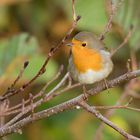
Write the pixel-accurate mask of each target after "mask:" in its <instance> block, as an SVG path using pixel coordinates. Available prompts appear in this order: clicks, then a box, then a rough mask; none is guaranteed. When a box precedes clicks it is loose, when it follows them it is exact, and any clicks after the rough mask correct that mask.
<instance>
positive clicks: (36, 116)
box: [0, 70, 140, 137]
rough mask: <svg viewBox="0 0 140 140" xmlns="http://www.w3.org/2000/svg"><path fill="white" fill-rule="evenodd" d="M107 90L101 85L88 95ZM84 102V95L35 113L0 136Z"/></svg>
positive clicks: (110, 83) (122, 78) (121, 79)
mask: <svg viewBox="0 0 140 140" xmlns="http://www.w3.org/2000/svg"><path fill="white" fill-rule="evenodd" d="M138 76H140V70H136V71H133V72H129V73H126V74H124V75H121V76H119V77H117V78H115V79H113V80H110V81H108V88H112V87H114V86H118V85H119V84H121V83H122V82H125V81H128V80H131V79H133V78H135V77H138ZM105 89H106V87H105V85H104V84H102V83H100V84H99V85H98V86H96V87H94V88H93V89H90V90H89V91H88V93H89V94H88V96H91V95H96V94H99V93H100V92H101V91H103V90H105ZM83 100H84V94H82V95H79V96H78V97H75V98H73V99H71V100H69V101H66V102H64V103H62V104H59V105H57V106H54V107H52V108H49V109H46V110H43V111H41V112H38V113H35V114H34V117H33V118H31V117H30V116H28V117H26V118H24V119H22V120H20V121H18V122H17V123H14V124H13V123H11V124H12V125H8V127H6V126H4V127H2V128H1V129H0V136H1V137H2V136H5V135H7V134H10V133H13V132H14V130H15V129H20V128H22V127H23V126H25V125H27V124H29V123H31V122H33V121H36V120H39V119H42V118H47V117H49V116H51V115H54V114H57V113H59V112H62V111H64V110H68V109H71V108H73V107H75V106H76V105H78V103H79V102H81V101H83ZM40 103H41V101H40V102H36V103H34V108H35V107H36V106H38V105H39V104H40ZM29 110H30V109H28V108H27V109H26V110H25V111H29Z"/></svg>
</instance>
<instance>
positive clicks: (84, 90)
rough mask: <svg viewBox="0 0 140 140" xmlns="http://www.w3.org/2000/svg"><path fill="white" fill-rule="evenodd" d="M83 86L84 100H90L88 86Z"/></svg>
mask: <svg viewBox="0 0 140 140" xmlns="http://www.w3.org/2000/svg"><path fill="white" fill-rule="evenodd" d="M82 88H83V93H84V100H88V91H87V89H86V86H85V85H83V86H82Z"/></svg>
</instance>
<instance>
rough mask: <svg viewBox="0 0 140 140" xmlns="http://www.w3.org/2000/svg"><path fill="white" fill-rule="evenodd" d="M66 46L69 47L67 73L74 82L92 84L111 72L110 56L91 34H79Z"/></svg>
mask: <svg viewBox="0 0 140 140" xmlns="http://www.w3.org/2000/svg"><path fill="white" fill-rule="evenodd" d="M67 46H71V54H70V57H69V64H68V71H69V73H70V76H71V78H72V79H73V80H74V81H77V82H79V83H81V84H83V85H86V84H93V83H96V82H99V81H102V80H104V79H106V78H107V77H108V75H109V74H110V73H111V72H112V69H113V62H112V60H111V54H110V52H109V51H107V50H105V45H104V44H103V43H102V42H101V41H100V40H99V39H98V37H97V36H96V35H94V34H93V33H92V32H87V31H82V32H79V33H78V34H76V35H75V36H74V37H73V39H72V41H71V43H69V44H67Z"/></svg>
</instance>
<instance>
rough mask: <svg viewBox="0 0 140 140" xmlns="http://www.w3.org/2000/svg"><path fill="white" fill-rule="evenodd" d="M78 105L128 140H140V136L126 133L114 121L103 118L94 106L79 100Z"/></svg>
mask: <svg viewBox="0 0 140 140" xmlns="http://www.w3.org/2000/svg"><path fill="white" fill-rule="evenodd" d="M79 105H80V106H81V107H83V109H85V110H86V111H87V112H89V113H91V114H93V115H94V116H95V117H96V118H98V119H99V120H101V121H102V122H104V123H105V124H106V125H108V126H110V127H111V128H113V129H114V130H116V131H117V132H118V133H120V134H121V135H122V136H124V137H125V138H126V139H129V140H140V138H137V137H135V136H133V135H130V134H128V133H127V132H125V131H124V130H123V129H121V128H119V127H118V126H117V125H115V124H114V123H112V122H111V121H110V120H108V119H107V118H105V117H104V116H103V115H102V114H101V113H100V112H99V111H97V110H96V109H95V108H94V107H91V106H89V105H88V104H87V103H86V102H81V103H79Z"/></svg>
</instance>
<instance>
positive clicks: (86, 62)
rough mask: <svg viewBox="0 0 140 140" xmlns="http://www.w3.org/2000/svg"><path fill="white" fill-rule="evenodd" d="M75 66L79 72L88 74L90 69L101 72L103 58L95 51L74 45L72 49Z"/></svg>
mask: <svg viewBox="0 0 140 140" xmlns="http://www.w3.org/2000/svg"><path fill="white" fill-rule="evenodd" d="M72 54H73V61H74V65H75V67H76V68H77V70H78V71H79V72H86V71H87V70H88V69H92V70H94V71H99V70H101V69H102V58H101V56H100V54H99V53H98V52H97V51H96V50H93V49H90V48H87V47H81V46H78V44H77V45H73V47H72Z"/></svg>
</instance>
